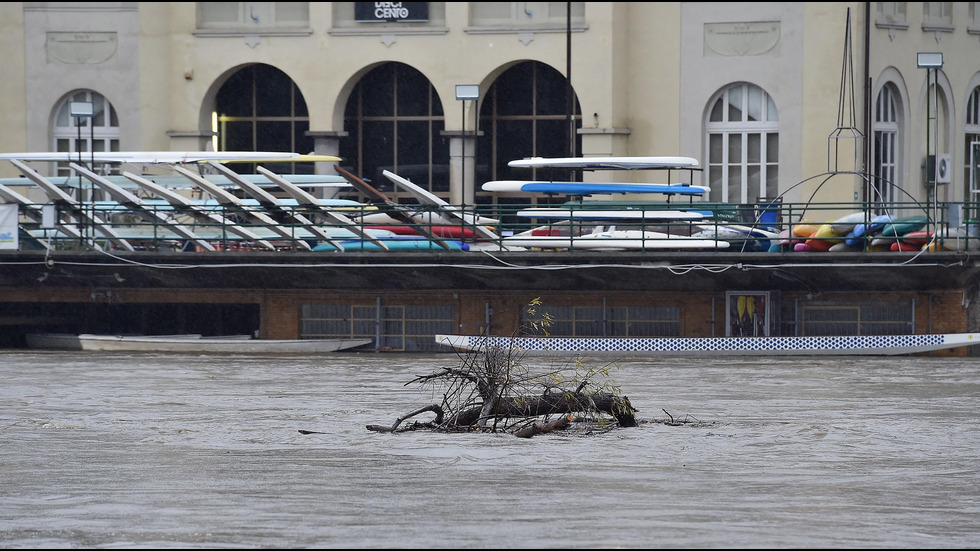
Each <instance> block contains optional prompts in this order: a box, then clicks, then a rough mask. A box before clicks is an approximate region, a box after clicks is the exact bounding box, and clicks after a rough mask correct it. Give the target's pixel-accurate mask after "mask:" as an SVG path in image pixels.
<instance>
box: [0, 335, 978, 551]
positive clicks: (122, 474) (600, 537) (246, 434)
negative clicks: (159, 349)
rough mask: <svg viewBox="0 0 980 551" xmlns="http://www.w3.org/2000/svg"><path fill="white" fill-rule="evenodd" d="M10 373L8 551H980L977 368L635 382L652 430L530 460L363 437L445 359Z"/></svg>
mask: <svg viewBox="0 0 980 551" xmlns="http://www.w3.org/2000/svg"><path fill="white" fill-rule="evenodd" d="M536 362H537V363H538V364H540V367H541V368H542V369H545V368H547V367H550V366H552V362H548V361H545V360H536ZM0 363H2V366H0V373H2V385H0V546H3V547H5V548H72V547H90V548H92V547H97V548H168V547H169V548H187V547H191V548H204V547H208V548H215V547H218V548H221V547H227V548H233V547H234V548H241V547H277V548H311V547H333V548H376V547H412V548H431V547H466V548H488V547H508V548H518V547H521V548H583V547H612V548H615V547H629V548H674V547H715V548H718V547H743V548H754V547H787V548H788V547H793V548H801V547H839V548H845V547H846V548H851V547H864V548H881V547H892V548H954V547H955V548H976V547H977V546H978V545H980V474H978V468H980V414H978V406H980V400H978V398H980V369H978V368H980V360H978V359H974V358H953V359H951V358H921V357H898V358H856V357H855V358H811V357H801V358H779V359H774V360H769V359H762V358H713V359H692V358H673V359H652V360H627V361H621V362H618V364H617V366H618V367H617V368H616V369H614V370H613V371H612V372H611V374H610V377H611V379H612V381H613V382H615V383H616V384H618V385H619V386H620V387H621V389H622V394H624V395H626V396H628V397H629V399H630V401H631V402H632V403H633V405H634V406H635V407H636V408H637V409H638V410H639V412H638V417H639V419H640V420H641V421H642V422H641V425H640V426H639V427H636V428H628V429H627V428H619V429H615V430H612V431H610V432H606V433H603V434H592V435H582V434H580V433H575V432H569V433H552V434H546V435H540V436H536V437H534V438H531V439H521V438H517V437H514V436H511V435H507V434H452V435H447V434H434V433H430V432H406V433H399V434H382V433H375V432H371V431H368V430H367V429H366V428H365V427H366V425H369V424H380V425H391V424H392V423H394V421H395V420H396V419H397V418H398V417H401V416H403V415H405V414H407V413H409V412H411V411H414V410H416V409H418V408H420V407H422V406H424V405H428V404H430V403H436V402H438V401H439V398H438V396H437V395H433V392H432V389H430V388H426V389H424V390H423V389H421V388H419V387H417V386H415V385H407V386H406V383H408V382H409V381H411V380H412V379H413V378H414V377H415V376H418V375H424V374H427V373H430V372H432V371H434V370H436V369H439V368H443V367H453V366H455V365H457V362H456V359H455V356H453V355H451V354H442V355H432V356H420V355H389V354H373V353H361V354H350V353H341V354H336V355H326V356H319V357H314V356H292V357H257V356H235V355H174V354H166V355H164V354H139V355H127V354H117V353H61V352H44V353H38V352H24V351H7V352H0ZM597 363H602V364H604V363H606V361H602V362H597ZM671 417H672V418H673V419H675V420H678V421H685V422H684V423H680V424H675V425H671V424H668V423H665V422H664V421H665V420H668V419H670V418H671ZM300 430H306V431H316V433H313V434H302V433H300V432H299V431H300Z"/></svg>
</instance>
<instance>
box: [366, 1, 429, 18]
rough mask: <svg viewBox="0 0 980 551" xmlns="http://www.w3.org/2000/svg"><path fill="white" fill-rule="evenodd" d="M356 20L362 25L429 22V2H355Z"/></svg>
mask: <svg viewBox="0 0 980 551" xmlns="http://www.w3.org/2000/svg"><path fill="white" fill-rule="evenodd" d="M354 19H355V20H356V21H359V22H362V23H380V22H387V21H428V20H429V3H428V2H354Z"/></svg>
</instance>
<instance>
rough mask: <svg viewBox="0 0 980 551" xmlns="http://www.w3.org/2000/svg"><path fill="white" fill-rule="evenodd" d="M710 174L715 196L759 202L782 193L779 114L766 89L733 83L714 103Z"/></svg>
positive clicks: (708, 126) (728, 200) (709, 132)
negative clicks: (780, 190) (780, 181)
mask: <svg viewBox="0 0 980 551" xmlns="http://www.w3.org/2000/svg"><path fill="white" fill-rule="evenodd" d="M710 106H711V107H710V109H708V120H707V122H706V123H705V131H706V135H707V144H706V147H707V151H708V164H707V173H708V175H707V177H708V185H709V186H711V194H710V199H711V200H712V201H716V202H722V203H755V202H757V201H760V200H763V199H772V198H774V197H776V196H777V195H778V194H779V114H778V112H777V110H776V104H775V103H774V102H773V101H772V98H771V97H769V94H767V93H766V92H765V91H764V90H763V89H762V88H759V87H758V86H755V85H752V84H746V83H739V84H733V85H731V86H729V87H728V88H726V89H725V90H723V91H722V92H720V93H719V94H718V95H717V96H715V98H714V99H713V100H712V102H711V103H710Z"/></svg>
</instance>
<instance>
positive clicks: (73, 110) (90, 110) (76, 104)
mask: <svg viewBox="0 0 980 551" xmlns="http://www.w3.org/2000/svg"><path fill="white" fill-rule="evenodd" d="M68 112H69V114H70V115H71V116H72V117H74V118H75V127H76V128H78V141H77V142H75V149H76V150H77V151H78V164H82V119H89V129H90V134H91V142H92V143H90V144H89V149H91V150H92V152H91V155H92V167H91V168H92V169H93V170H94V169H95V151H94V147H93V146H94V144H95V128H94V127H93V125H92V117H93V116H94V115H95V110H94V105H93V104H92V102H90V101H72V102H69V103H68ZM78 195H79V197H78V200H79V202H80V203H82V200H83V198H82V175H81V174H79V175H78ZM90 199H91V200H92V210H93V211H94V210H95V183H93V184H92V191H91V197H90ZM82 208H84V206H83V207H82ZM92 214H93V215H94V214H95V213H94V212H93V213H92ZM85 233H86V232H85V230H84V229H83V231H81V232H79V234H80V235H81V237H82V244H84V243H85ZM92 240H93V241H94V240H95V227H94V226H93V228H92Z"/></svg>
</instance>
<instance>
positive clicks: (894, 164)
mask: <svg viewBox="0 0 980 551" xmlns="http://www.w3.org/2000/svg"><path fill="white" fill-rule="evenodd" d="M899 111H900V106H899V99H898V94H897V93H896V91H895V87H894V85H893V84H890V83H889V84H885V85H884V86H883V87H882V88H881V91H880V92H878V98H877V100H876V101H875V105H874V121H873V122H872V126H871V129H872V133H873V135H874V151H873V155H874V159H873V165H872V171H873V173H872V180H871V192H872V194H873V196H872V197H870V198H869V199H870V201H871V203H873V204H874V205H875V212H877V213H879V214H883V213H885V212H888V210H889V209H890V208H892V205H891V204H890V203H893V202H895V201H896V200H898V199H899V197H898V195H899V191H900V188H899V185H900V184H899V181H898V167H899V160H900V158H901V155H900V153H901V151H900V150H899V144H900V143H901V142H900V141H899V118H898V116H899Z"/></svg>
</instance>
